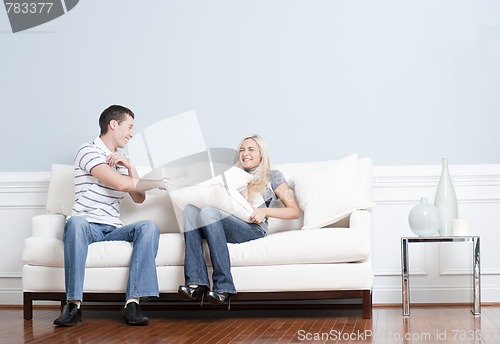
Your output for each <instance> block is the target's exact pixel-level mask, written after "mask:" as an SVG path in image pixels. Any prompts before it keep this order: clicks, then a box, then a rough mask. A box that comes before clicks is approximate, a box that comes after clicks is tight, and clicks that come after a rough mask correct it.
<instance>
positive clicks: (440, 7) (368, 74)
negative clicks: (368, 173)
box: [0, 0, 500, 171]
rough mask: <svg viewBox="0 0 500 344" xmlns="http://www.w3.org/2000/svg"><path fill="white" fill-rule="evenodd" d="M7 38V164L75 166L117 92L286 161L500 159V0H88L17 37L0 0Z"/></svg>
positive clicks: (229, 142) (152, 116) (0, 30)
mask: <svg viewBox="0 0 500 344" xmlns="http://www.w3.org/2000/svg"><path fill="white" fill-rule="evenodd" d="M0 49H1V52H0V68H1V77H0V78H1V79H0V94H1V96H0V97H1V99H0V114H1V118H2V134H1V135H0V140H1V146H2V148H3V149H2V152H3V157H2V159H1V161H2V163H1V165H0V171H44V170H49V168H50V164H51V163H72V158H73V155H74V152H75V150H76V149H77V147H78V146H79V145H80V144H81V143H83V142H86V141H89V140H92V139H93V138H94V137H96V136H97V134H98V125H97V118H98V116H99V114H100V112H101V111H102V110H103V109H104V108H105V107H107V106H108V105H110V104H112V103H120V104H123V105H126V106H129V107H130V108H132V109H133V110H134V111H135V113H136V115H137V117H136V122H135V123H136V130H140V129H141V128H144V127H146V126H148V125H150V124H152V123H154V122H156V121H158V120H161V119H163V118H165V117H168V116H172V115H175V114H177V113H180V112H184V111H188V110H193V109H194V110H196V111H197V113H198V116H199V120H200V124H201V126H202V129H203V132H204V135H205V139H206V142H207V145H208V146H211V147H230V148H232V147H234V146H235V145H236V144H237V143H238V141H239V139H240V138H241V137H242V136H243V135H246V134H249V133H254V132H257V133H260V134H262V135H263V136H264V137H265V138H266V139H267V141H268V143H269V145H270V148H271V153H272V155H273V160H274V162H279V163H281V162H295V161H314V160H324V159H334V158H340V157H343V156H345V155H347V154H349V153H352V152H357V153H358V154H360V155H362V156H368V157H370V158H372V159H373V161H374V163H375V164H377V165H403V164H404V165H414V164H415V165H419V164H440V158H441V157H442V156H447V157H448V158H449V161H450V164H482V163H500V154H499V153H498V152H499V150H498V149H499V146H500V145H499V143H500V139H499V137H500V136H499V135H498V132H499V130H500V1H496V0H491V1H484V0H474V1H473V0H470V1H464V0H408V1H401V0H393V1H389V0H302V1H292V0H238V1H236V0H226V1H221V0H216V1H207V0H191V1H187V0H168V1H165V0H149V1H139V0H136V1H124V0H106V1H102V0H83V1H80V3H79V4H78V5H77V6H76V7H75V8H74V9H73V10H72V11H70V12H68V13H67V14H66V15H64V16H62V17H60V18H58V19H55V20H54V21H52V22H49V23H47V24H44V25H42V26H38V27H36V28H33V29H30V30H27V31H24V32H19V33H16V34H13V33H12V32H11V31H10V26H9V24H8V21H7V15H6V12H5V11H4V10H3V9H0ZM165 149H175V147H165Z"/></svg>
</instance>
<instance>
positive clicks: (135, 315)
mask: <svg viewBox="0 0 500 344" xmlns="http://www.w3.org/2000/svg"><path fill="white" fill-rule="evenodd" d="M122 321H124V322H125V323H126V324H127V325H134V326H144V325H147V324H148V322H149V318H148V317H145V316H143V315H142V314H141V308H140V307H139V304H138V303H135V302H129V303H128V305H127V307H125V308H123V309H122Z"/></svg>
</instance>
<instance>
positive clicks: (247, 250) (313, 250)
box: [23, 228, 370, 268]
mask: <svg viewBox="0 0 500 344" xmlns="http://www.w3.org/2000/svg"><path fill="white" fill-rule="evenodd" d="M228 248H229V253H230V256H231V264H232V266H261V265H288V264H315V263H325V264H326V263H340V262H358V261H363V260H365V259H366V258H367V257H368V256H369V254H370V240H369V236H367V235H366V233H365V232H364V231H363V230H358V229H346V228H320V229H312V230H308V231H301V230H296V231H287V232H282V233H276V234H272V235H268V236H267V237H265V238H262V239H258V240H253V241H249V242H245V243H241V244H228ZM49 252H50V254H48V253H49ZM131 254H132V244H131V243H129V242H126V241H105V242H99V243H93V244H90V245H89V252H88V256H87V268H109V267H127V266H129V263H130V256H131ZM205 256H206V260H207V263H208V265H211V264H210V258H209V257H210V255H209V250H208V247H207V245H206V243H205ZM23 261H24V263H25V264H29V265H37V266H50V267H61V268H62V267H63V266H64V248H63V243H62V241H61V240H57V239H53V238H45V237H30V238H27V239H26V240H25V244H24V251H23ZM183 264H184V237H183V235H182V234H180V233H164V234H161V235H160V245H159V248H158V254H157V256H156V265H157V266H181V265H183Z"/></svg>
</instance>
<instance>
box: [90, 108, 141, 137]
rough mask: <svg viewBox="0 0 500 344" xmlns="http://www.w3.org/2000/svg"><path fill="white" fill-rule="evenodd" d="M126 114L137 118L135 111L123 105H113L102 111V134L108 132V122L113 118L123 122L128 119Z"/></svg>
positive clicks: (100, 121)
mask: <svg viewBox="0 0 500 344" xmlns="http://www.w3.org/2000/svg"><path fill="white" fill-rule="evenodd" d="M126 116H130V117H132V118H135V115H134V113H133V112H132V110H130V109H129V108H126V107H125V106H121V105H111V106H110V107H108V108H107V109H106V110H104V111H103V112H102V113H101V116H100V117H99V127H101V135H104V134H106V133H107V132H108V124H109V122H111V121H112V120H115V121H117V122H118V123H121V122H122V121H124V120H125V119H126Z"/></svg>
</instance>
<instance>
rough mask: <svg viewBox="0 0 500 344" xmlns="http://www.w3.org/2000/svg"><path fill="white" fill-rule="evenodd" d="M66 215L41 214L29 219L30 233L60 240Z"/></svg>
mask: <svg viewBox="0 0 500 344" xmlns="http://www.w3.org/2000/svg"><path fill="white" fill-rule="evenodd" d="M65 224H66V217H65V216H64V215H63V214H42V215H36V216H33V217H32V219H31V235H32V236H34V237H46V238H53V239H58V240H62V238H63V234H64V226H65Z"/></svg>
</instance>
